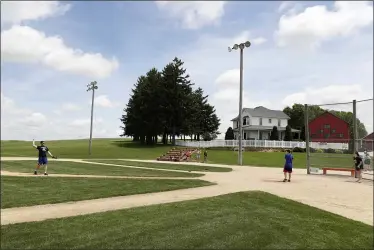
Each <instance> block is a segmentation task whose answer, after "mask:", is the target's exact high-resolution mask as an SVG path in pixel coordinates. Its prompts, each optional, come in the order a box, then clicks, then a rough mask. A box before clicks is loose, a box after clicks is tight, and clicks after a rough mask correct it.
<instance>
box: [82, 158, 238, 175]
mask: <svg viewBox="0 0 374 250" xmlns="http://www.w3.org/2000/svg"><path fill="white" fill-rule="evenodd" d="M85 161H89V162H98V163H106V164H117V165H124V166H134V167H145V168H156V169H171V170H184V171H196V172H199V171H201V172H230V171H232V169H231V168H225V167H211V166H203V165H188V164H168V163H152V162H139V161H126V160H87V159H86V160H85Z"/></svg>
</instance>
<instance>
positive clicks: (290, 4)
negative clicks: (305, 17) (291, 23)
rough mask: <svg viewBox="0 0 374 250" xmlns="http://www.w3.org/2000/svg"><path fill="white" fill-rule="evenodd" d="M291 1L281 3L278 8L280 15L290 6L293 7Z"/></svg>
mask: <svg viewBox="0 0 374 250" xmlns="http://www.w3.org/2000/svg"><path fill="white" fill-rule="evenodd" d="M293 4H294V3H293V1H283V2H281V4H280V5H279V7H278V12H279V13H281V12H283V11H285V10H287V9H289V8H290V7H291V6H293Z"/></svg>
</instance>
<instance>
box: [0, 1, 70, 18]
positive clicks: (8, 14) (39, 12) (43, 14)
mask: <svg viewBox="0 0 374 250" xmlns="http://www.w3.org/2000/svg"><path fill="white" fill-rule="evenodd" d="M70 7H71V5H70V4H63V3H60V2H58V1H2V2H1V22H2V23H20V22H22V21H28V20H38V19H45V18H48V17H52V16H58V15H63V14H65V12H66V11H68V10H69V9H70Z"/></svg>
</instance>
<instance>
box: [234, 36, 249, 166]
mask: <svg viewBox="0 0 374 250" xmlns="http://www.w3.org/2000/svg"><path fill="white" fill-rule="evenodd" d="M250 46H251V42H250V41H246V42H245V43H241V44H234V46H233V47H232V48H231V47H229V52H231V51H232V50H237V49H240V88H239V156H238V158H239V159H238V164H239V165H243V140H242V136H243V113H242V111H243V50H244V48H246V47H247V48H249V47H250Z"/></svg>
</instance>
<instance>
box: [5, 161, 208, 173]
mask: <svg viewBox="0 0 374 250" xmlns="http://www.w3.org/2000/svg"><path fill="white" fill-rule="evenodd" d="M35 166H36V162H35V161H1V170H5V171H9V172H20V173H33V172H34V169H35ZM43 171H44V169H43V168H40V171H39V172H40V173H43ZM48 173H49V174H76V175H79V174H82V175H105V176H138V177H157V176H158V177H199V176H203V175H202V174H195V173H183V172H172V171H161V170H151V169H140V168H125V167H120V166H108V165H99V164H88V163H79V162H66V161H64V162H62V161H51V162H50V163H49V164H48Z"/></svg>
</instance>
